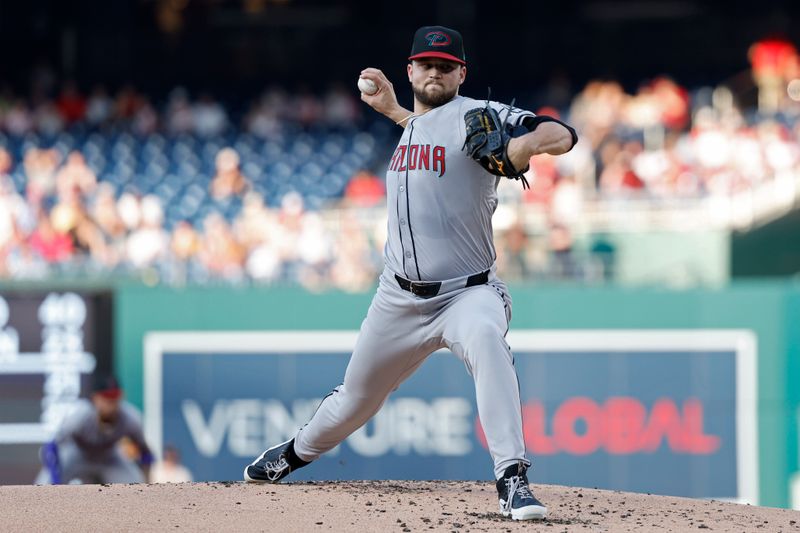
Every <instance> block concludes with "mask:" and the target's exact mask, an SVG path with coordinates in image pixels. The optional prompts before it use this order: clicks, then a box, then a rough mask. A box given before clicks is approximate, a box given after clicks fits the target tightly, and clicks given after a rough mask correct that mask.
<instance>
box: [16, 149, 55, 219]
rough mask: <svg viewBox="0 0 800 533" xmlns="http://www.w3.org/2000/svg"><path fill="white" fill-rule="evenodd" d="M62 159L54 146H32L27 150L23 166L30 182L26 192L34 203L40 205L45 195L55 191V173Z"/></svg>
mask: <svg viewBox="0 0 800 533" xmlns="http://www.w3.org/2000/svg"><path fill="white" fill-rule="evenodd" d="M60 160H61V157H60V156H59V154H58V152H57V151H56V150H54V149H52V148H50V149H43V148H31V149H30V150H28V151H27V152H25V159H24V160H23V162H22V166H23V168H24V169H25V175H26V178H27V183H28V185H27V193H26V194H27V197H28V201H30V202H31V203H32V204H35V205H38V204H39V202H40V201H41V199H42V198H43V197H45V196H49V195H51V194H53V192H55V188H56V179H55V175H56V169H57V168H58V163H59V161H60Z"/></svg>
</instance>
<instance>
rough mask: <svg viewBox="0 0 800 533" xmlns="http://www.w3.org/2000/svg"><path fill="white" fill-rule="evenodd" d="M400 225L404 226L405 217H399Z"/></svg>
mask: <svg viewBox="0 0 800 533" xmlns="http://www.w3.org/2000/svg"><path fill="white" fill-rule="evenodd" d="M400 225H401V226H405V225H406V219H404V218H401V219H400Z"/></svg>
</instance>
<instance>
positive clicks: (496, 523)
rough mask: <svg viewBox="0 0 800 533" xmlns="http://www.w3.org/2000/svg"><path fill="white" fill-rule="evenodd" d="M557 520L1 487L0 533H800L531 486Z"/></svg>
mask: <svg viewBox="0 0 800 533" xmlns="http://www.w3.org/2000/svg"><path fill="white" fill-rule="evenodd" d="M532 488H533V489H534V493H535V494H536V495H537V497H539V499H541V500H542V501H543V502H544V503H545V504H547V506H548V508H549V512H550V516H549V517H548V519H547V520H545V521H540V522H514V521H512V520H509V519H506V518H503V517H502V516H501V515H500V513H499V512H498V508H497V496H496V492H495V490H494V487H493V486H492V485H491V484H490V483H486V482H456V481H363V482H317V483H286V484H282V485H250V484H245V483H240V482H231V483H224V482H223V483H185V484H176V485H82V486H78V485H76V486H47V487H32V486H5V487H0V530H2V531H25V532H28V531H81V532H84V531H115V532H116V531H131V532H145V531H187V530H188V531H214V532H221V531H236V532H239V531H287V532H294V531H297V532H324V531H347V532H359V531H369V532H375V531H379V532H381V533H393V532H398V533H400V532H409V531H451V532H456V533H463V532H468V531H512V532H513V531H523V530H525V531H546V532H551V533H554V532H562V531H567V532H572V531H581V532H586V531H609V532H614V531H637V532H639V531H644V532H649V531H663V532H673V531H674V532H683V531H694V532H699V531H713V532H720V531H736V532H742V531H755V532H800V512H797V511H789V510H785V509H775V508H769V507H756V506H749V505H739V504H734V503H726V502H719V501H713V500H712V501H708V500H692V499H687V498H672V497H666V496H651V495H646V494H633V493H624V492H613V491H604V490H597V489H576V488H569V487H560V486H555V485H534V486H533V487H532Z"/></svg>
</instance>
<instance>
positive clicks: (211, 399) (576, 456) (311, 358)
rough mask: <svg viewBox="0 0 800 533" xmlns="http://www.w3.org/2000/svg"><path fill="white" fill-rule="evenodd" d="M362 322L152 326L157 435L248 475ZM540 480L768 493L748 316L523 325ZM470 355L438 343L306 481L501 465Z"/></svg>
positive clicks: (467, 473) (530, 424) (150, 421)
mask: <svg viewBox="0 0 800 533" xmlns="http://www.w3.org/2000/svg"><path fill="white" fill-rule="evenodd" d="M356 335H357V334H356V333H355V332H333V331H330V332H326V331H318V332H308V331H303V332H269V333H266V332H265V333H251V332H242V333H236V332H218V333H217V332H178V333H150V334H148V335H147V337H146V339H145V417H146V430H147V437H148V439H149V441H150V443H151V445H152V446H154V447H155V448H156V449H161V448H162V447H163V446H165V445H172V446H175V447H177V448H178V449H179V450H180V452H181V454H182V457H183V461H184V463H185V464H186V466H187V467H189V469H190V470H192V472H193V473H194V475H195V479H198V480H227V479H240V478H241V472H242V470H243V468H244V466H245V465H246V464H247V463H248V462H250V461H251V460H252V459H253V458H254V457H255V456H257V455H258V454H260V453H261V452H262V451H263V450H264V449H265V448H267V447H269V446H272V445H274V444H277V443H279V442H282V441H284V440H287V439H289V438H291V437H293V436H294V434H295V433H296V432H297V430H298V429H299V428H300V427H302V426H303V424H305V423H306V422H307V421H308V420H309V418H310V417H311V416H312V415H313V413H314V411H315V409H316V408H317V406H318V405H319V403H320V401H321V400H322V398H323V397H324V396H325V395H326V394H327V393H328V392H330V391H331V389H332V388H333V387H335V386H337V385H338V384H339V383H341V381H342V378H343V376H344V371H345V368H346V365H347V361H348V357H349V354H350V350H351V348H352V346H353V345H354V342H355V339H356ZM508 341H509V344H510V345H511V347H512V350H513V351H514V355H515V366H516V370H517V374H518V376H519V385H520V392H521V399H522V412H523V426H524V436H525V444H526V447H527V451H528V457H529V459H531V460H532V461H533V472H532V474H531V477H532V480H534V481H535V482H536V483H553V484H560V485H570V486H585V487H598V488H605V489H615V490H628V491H637V492H650V493H656V494H669V495H677V496H690V497H713V498H725V499H731V500H737V501H747V502H750V503H757V499H758V464H757V458H758V442H757V435H758V432H757V430H756V428H757V420H756V416H757V415H756V398H757V391H756V377H757V376H756V345H755V340H754V337H753V335H752V334H751V333H749V332H748V331H743V330H702V331H698V330H625V331H620V330H616V331H612V330H606V331H599V330H598V331H570V330H564V331H515V332H511V333H509V335H508ZM474 396H475V395H474V385H473V382H472V378H471V377H470V375H469V374H468V373H467V370H466V368H465V367H464V365H463V364H462V363H461V362H460V361H459V360H458V359H457V358H456V357H455V356H454V355H452V354H451V353H449V352H447V351H440V352H437V353H435V354H433V355H432V356H431V357H430V358H429V359H428V360H427V361H426V362H425V363H424V364H423V365H422V367H421V368H420V369H419V370H418V371H417V372H416V374H414V375H413V376H411V378H409V379H408V380H407V381H406V382H404V383H403V384H401V385H400V387H399V388H398V390H397V391H395V392H394V393H393V394H392V395H391V396H390V397H389V399H388V401H387V402H386V404H385V405H384V406H383V408H382V409H381V410H380V411H379V412H378V414H377V415H376V416H375V417H373V419H372V420H370V421H369V422H368V423H367V424H366V425H365V426H364V427H362V428H361V429H360V430H358V431H356V432H355V433H354V434H352V435H351V436H350V437H349V438H348V439H347V440H345V441H344V442H343V443H342V444H341V445H339V446H338V447H337V448H335V449H334V450H332V451H331V452H329V453H328V454H326V455H324V456H323V457H322V458H321V459H320V460H319V461H317V462H315V464H313V465H312V466H310V467H309V468H306V469H303V470H300V471H298V472H297V473H296V474H293V477H292V479H295V480H307V479H315V480H326V479H489V478H491V476H492V463H491V459H490V456H489V453H488V450H487V448H486V442H485V438H484V435H483V430H482V428H481V424H480V418H479V416H478V412H477V407H476V404H475V399H474Z"/></svg>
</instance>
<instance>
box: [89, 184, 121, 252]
mask: <svg viewBox="0 0 800 533" xmlns="http://www.w3.org/2000/svg"><path fill="white" fill-rule="evenodd" d="M91 213H92V218H93V219H94V221H95V222H97V225H98V227H99V228H100V230H101V231H102V232H103V233H104V234H105V235H107V236H108V237H109V238H111V239H119V238H122V237H124V236H125V233H126V227H125V223H124V222H123V221H122V218H121V217H120V215H119V212H118V211H117V203H116V199H115V198H114V188H113V187H112V186H111V185H110V184H108V183H101V184H100V185H99V186H98V187H97V194H96V195H95V197H94V205H93V206H92V212H91Z"/></svg>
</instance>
